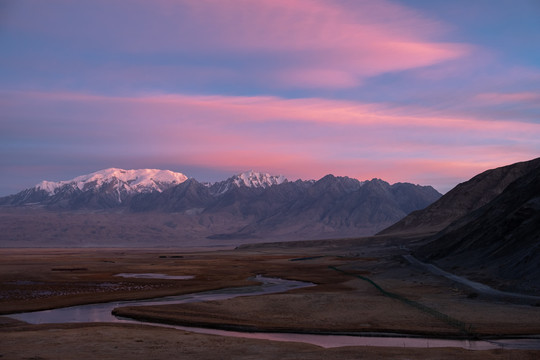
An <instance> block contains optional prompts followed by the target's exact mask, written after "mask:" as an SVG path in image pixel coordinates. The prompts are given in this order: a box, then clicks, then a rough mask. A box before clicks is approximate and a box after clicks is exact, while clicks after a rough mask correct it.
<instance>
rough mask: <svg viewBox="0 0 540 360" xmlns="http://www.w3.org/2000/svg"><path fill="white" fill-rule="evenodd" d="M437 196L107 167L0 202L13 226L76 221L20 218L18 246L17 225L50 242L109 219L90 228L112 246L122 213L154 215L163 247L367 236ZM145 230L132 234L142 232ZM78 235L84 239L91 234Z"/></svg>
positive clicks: (323, 182)
mask: <svg viewBox="0 0 540 360" xmlns="http://www.w3.org/2000/svg"><path fill="white" fill-rule="evenodd" d="M440 196H441V194H440V193H438V192H437V191H436V190H435V189H434V188H432V187H431V186H419V185H413V184H409V183H396V184H393V185H390V184H389V183H387V182H385V181H383V180H380V179H372V180H368V181H359V180H357V179H353V178H349V177H336V176H333V175H327V176H324V177H323V178H321V179H319V180H317V181H315V180H307V181H304V180H296V181H289V180H287V179H286V178H285V177H283V176H276V175H269V174H266V173H258V172H254V171H249V172H246V173H242V174H238V175H234V176H232V177H230V178H229V179H226V180H224V181H219V182H215V183H203V182H199V181H197V180H196V179H193V178H188V177H187V176H185V175H183V174H181V173H175V172H172V171H168V170H154V169H142V170H122V169H114V168H112V169H105V170H101V171H98V172H95V173H92V174H88V175H83V176H78V177H76V178H74V179H72V180H67V181H60V182H47V181H43V182H40V183H39V184H37V185H36V186H35V187H33V188H30V189H26V190H23V191H21V192H19V193H17V194H14V195H10V196H6V197H3V198H0V205H2V208H3V209H4V210H5V211H4V212H6V209H8V210H9V211H7V212H9V213H10V214H11V215H12V216H14V217H15V218H16V219H14V220H17V221H22V220H20V219H21V217H24V214H25V213H28V212H34V213H36V212H39V216H34V218H36V219H39V218H40V217H41V218H42V219H44V218H50V217H51V216H52V215H51V214H54V213H56V214H61V215H62V216H64V217H65V218H69V219H71V220H70V221H75V220H74V219H76V217H77V216H80V217H81V219H80V220H77V221H75V223H74V224H71V225H72V226H67V227H66V231H65V234H62V233H58V232H57V231H55V230H54V226H49V227H47V221H45V220H43V223H40V224H39V225H36V224H37V222H38V220H35V219H34V220H32V217H29V216H27V217H26V218H25V220H24V222H22V223H21V226H20V227H19V228H18V229H19V233H18V234H17V237H16V238H17V239H19V240H20V239H21V238H23V239H26V241H29V237H31V236H32V235H31V234H30V233H29V235H28V236H23V235H21V234H22V233H24V230H22V229H21V228H23V227H25V226H28V225H31V226H30V228H33V229H35V230H34V231H37V232H39V233H40V236H45V235H46V234H47V231H50V232H54V236H52V235H51V237H52V238H53V239H54V241H53V242H59V243H61V241H60V240H61V238H63V237H66V238H67V237H68V236H75V234H74V233H73V229H72V228H73V226H75V227H82V228H88V227H91V226H98V225H97V224H94V225H89V224H90V223H92V222H93V221H94V220H95V219H96V218H98V217H100V216H103V214H108V215H107V216H108V219H103V220H102V222H106V224H107V225H103V224H102V225H99V227H98V230H100V229H101V227H103V226H105V228H106V229H107V231H105V230H103V231H97V230H95V231H96V234H98V233H100V232H101V233H106V234H108V235H107V236H109V237H110V238H113V239H112V240H111V243H114V239H116V238H118V237H119V236H121V235H122V236H123V234H122V231H121V230H119V229H120V228H121V223H122V221H125V220H126V219H127V218H129V217H130V218H131V219H134V218H139V219H143V218H144V219H145V220H144V221H147V220H148V219H155V222H157V223H155V224H154V223H153V224H152V225H148V226H149V227H151V228H153V229H158V230H160V231H157V232H158V233H156V234H155V237H154V240H149V241H155V242H156V243H158V242H159V239H160V236H162V235H163V234H159V232H163V231H165V232H166V234H167V239H169V240H168V241H169V243H170V241H174V240H173V239H174V237H175V236H176V239H177V241H179V242H181V241H182V239H183V238H185V237H189V238H191V239H195V238H197V237H199V238H201V237H202V238H208V239H213V240H216V241H220V240H234V239H241V240H249V239H256V240H261V241H262V240H265V239H266V240H276V239H278V240H299V239H320V238H335V237H351V236H362V235H372V234H374V233H375V232H377V231H379V230H381V229H383V228H385V227H387V226H389V225H391V224H393V223H395V222H396V221H398V220H400V219H401V218H403V217H404V216H406V215H407V214H408V213H410V212H411V211H414V210H418V209H421V208H424V207H426V206H427V205H429V204H431V203H432V202H434V201H435V200H437V199H439V197H440ZM13 214H17V215H13ZM112 217H116V218H117V219H118V220H117V222H119V224H118V226H117V225H115V224H114V223H111V222H110V219H111V218H112ZM165 218H166V220H163V219H165ZM51 221H52V220H51ZM129 221H131V220H129ZM27 222H30V224H28V223H27ZM84 222H86V225H84ZM79 223H83V225H77V224H79ZM139 223H140V221H139ZM165 223H166V224H168V225H164V224H165ZM10 226H14V225H10ZM59 226H60V225H59ZM135 226H140V224H137V225H135ZM44 228H46V229H49V230H45V229H44ZM39 229H41V230H39ZM147 232H148V231H142V230H141V234H145V233H147ZM124 233H125V232H124ZM85 234H86V238H87V239H88V241H89V242H91V238H92V232H91V231H90V233H88V232H85ZM141 236H143V235H141ZM96 237H97V235H96ZM143 237H144V236H143ZM16 238H12V240H13V241H17V240H16ZM81 241H83V240H82V239H81ZM99 241H103V240H102V239H99ZM10 243H11V242H10ZM122 244H124V242H122Z"/></svg>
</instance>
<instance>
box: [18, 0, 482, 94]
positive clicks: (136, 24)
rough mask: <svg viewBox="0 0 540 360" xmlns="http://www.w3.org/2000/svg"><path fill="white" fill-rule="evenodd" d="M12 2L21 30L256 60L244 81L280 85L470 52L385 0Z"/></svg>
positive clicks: (329, 83)
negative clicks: (255, 75)
mask: <svg viewBox="0 0 540 360" xmlns="http://www.w3.org/2000/svg"><path fill="white" fill-rule="evenodd" d="M21 2H22V5H20V6H19V7H20V8H21V10H20V11H21V12H24V11H25V7H24V5H26V6H27V7H32V11H30V10H29V9H28V8H27V9H26V11H27V12H28V14H27V15H29V16H20V17H19V18H18V23H13V24H11V23H10V24H8V25H9V26H11V27H13V28H16V29H22V31H34V32H39V34H40V36H42V37H43V36H44V37H46V36H50V37H54V38H57V39H62V41H63V42H64V43H65V44H70V46H72V47H75V48H77V47H81V46H84V47H85V48H94V49H101V50H102V51H103V50H108V51H114V52H118V51H120V52H122V53H124V54H126V55H127V54H132V55H142V54H145V53H153V54H155V56H160V55H161V56H164V58H163V59H166V58H167V56H169V57H170V56H171V55H172V56H173V57H174V55H175V54H176V55H178V54H182V56H183V58H184V61H185V58H186V57H190V56H191V57H197V58H200V57H207V58H209V57H213V58H217V59H226V60H225V61H224V63H227V62H230V61H233V62H242V61H244V60H242V59H246V58H247V59H249V58H250V57H252V58H254V59H256V61H251V62H249V61H248V62H247V63H245V64H244V66H245V67H247V68H248V69H251V72H248V73H249V74H250V76H251V75H252V74H253V72H254V71H256V72H258V76H260V77H261V78H262V79H263V80H264V81H267V82H270V83H273V84H275V85H277V86H284V87H285V86H287V87H288V86H293V87H297V88H329V89H333V88H350V87H355V86H358V85H359V84H361V83H362V81H363V79H365V78H367V77H371V76H376V75H379V74H383V73H388V72H394V71H402V70H407V69H412V68H418V67H424V66H428V65H433V64H438V63H441V62H445V61H448V60H452V59H456V58H460V57H463V56H465V55H466V54H468V53H469V52H470V50H471V46H470V45H466V44H459V43H450V42H444V41H438V40H437V39H435V36H434V34H441V33H444V31H445V25H444V24H441V23H437V22H435V21H432V20H429V19H427V18H425V17H423V16H422V15H421V14H419V13H417V12H414V11H412V10H410V9H408V8H406V7H403V6H400V5H397V4H395V3H392V2H389V1H377V2H376V3H375V2H373V1H356V2H355V3H354V5H352V6H350V4H349V6H345V4H343V3H341V2H337V1H330V0H288V1H284V0H258V1H251V0H234V1H233V0H198V1H191V0H174V1H172V0H156V1H152V2H148V1H130V2H129V5H128V6H129V10H128V11H126V8H125V5H126V2H123V1H120V0H116V1H105V2H104V1H94V2H92V4H91V5H89V4H88V3H86V2H84V3H83V4H80V3H78V2H69V1H67V2H66V1H60V0H56V1H49V2H46V3H45V2H37V3H36V2H27V1H24V0H22V1H21ZM122 5H124V6H122ZM35 7H37V8H38V9H36V8H35ZM100 7H103V9H106V11H97V10H98V9H100ZM60 8H61V11H59V10H60ZM23 15H25V14H23ZM119 19H121V20H122V23H121V25H120V24H119V23H118V21H119ZM66 27H69V29H70V30H69V32H66V31H65V29H66ZM188 49H189V50H188ZM164 61H167V60H164ZM169 61H170V60H169ZM186 73H189V72H186ZM242 74H243V72H238V73H237V77H238V78H242Z"/></svg>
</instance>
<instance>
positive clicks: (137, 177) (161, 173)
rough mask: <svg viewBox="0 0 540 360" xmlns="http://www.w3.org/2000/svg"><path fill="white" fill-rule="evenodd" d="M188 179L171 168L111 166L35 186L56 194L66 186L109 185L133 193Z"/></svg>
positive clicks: (81, 187) (148, 190)
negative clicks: (69, 178)
mask: <svg viewBox="0 0 540 360" xmlns="http://www.w3.org/2000/svg"><path fill="white" fill-rule="evenodd" d="M186 180H187V176H185V175H184V174H182V173H177V172H173V171H169V170H157V169H139V170H124V169H116V168H110V169H104V170H100V171H96V172H93V173H91V174H87V175H82V176H77V177H76V178H74V179H71V180H66V181H58V182H52V181H42V182H40V183H39V184H37V185H36V186H35V189H36V190H44V191H45V192H47V194H49V195H54V194H55V193H56V192H58V191H59V190H60V189H62V188H65V187H66V186H68V187H71V188H73V189H78V190H81V191H85V190H98V189H101V188H103V187H108V188H109V191H110V190H116V191H121V192H127V193H129V194H132V193H142V192H152V191H157V192H161V191H163V190H165V189H168V188H170V187H171V186H175V185H178V184H181V183H183V182H184V181H186Z"/></svg>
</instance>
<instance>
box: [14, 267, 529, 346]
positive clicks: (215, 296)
mask: <svg viewBox="0 0 540 360" xmlns="http://www.w3.org/2000/svg"><path fill="white" fill-rule="evenodd" d="M122 275H125V274H122ZM135 275H136V274H132V275H130V276H131V277H134V276H135ZM142 275H145V276H146V277H148V276H149V274H142ZM150 276H151V275H150ZM158 276H159V274H158V275H156V276H155V277H158ZM164 276H167V275H164ZM254 279H255V280H257V281H259V282H260V283H261V284H260V285H254V286H245V287H238V288H228V289H221V290H215V291H205V292H200V293H193V294H186V295H179V296H167V297H161V298H154V299H147V300H131V301H116V302H108V303H99V304H88V305H78V306H71V307H65V308H58V309H52V310H44V311H34V312H26V313H17V314H10V315H7V316H8V317H11V318H13V319H17V320H21V321H25V322H28V323H31V324H49V323H89V322H114V323H138V324H140V323H141V322H140V321H135V320H131V319H126V318H119V317H115V316H114V315H112V310H113V309H114V308H117V307H122V306H147V305H165V304H182V303H189V302H198V301H210V300H225V299H231V298H234V297H239V296H252V295H265V294H273V293H280V292H284V291H289V290H293V289H299V288H303V287H309V286H315V285H314V284H312V283H306V282H301V281H293V280H284V279H277V278H267V277H263V276H257V277H255V278H254ZM145 324H149V325H153V326H161V327H167V328H175V329H180V330H185V331H191V332H196V333H203V334H212V335H220V336H233V337H242V338H250V339H264V340H275V341H288V342H303V343H309V344H314V345H318V346H321V347H325V348H331V347H340V346H385V347H415V348H430V347H459V348H464V349H468V350H489V349H500V348H504V349H538V350H540V339H537V338H531V339H504V340H502V339H501V340H482V341H469V340H449V339H430V338H420V337H407V336H406V335H403V336H397V335H391V336H385V335H384V334H371V335H370V336H354V335H313V334H298V333H264V332H256V333H249V332H238V331H227V330H216V329H207V328H195V327H186V326H173V325H166V324H159V323H145Z"/></svg>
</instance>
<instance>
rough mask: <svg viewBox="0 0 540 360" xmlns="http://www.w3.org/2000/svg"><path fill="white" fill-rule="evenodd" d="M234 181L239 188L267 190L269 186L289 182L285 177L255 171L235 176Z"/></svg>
mask: <svg viewBox="0 0 540 360" xmlns="http://www.w3.org/2000/svg"><path fill="white" fill-rule="evenodd" d="M232 180H233V182H234V183H235V184H236V185H237V186H247V187H253V188H267V187H268V186H272V185H279V184H282V183H284V182H286V181H287V179H286V178H285V176H283V175H270V174H267V173H259V172H255V171H253V170H250V171H247V172H244V173H241V174H238V175H234V176H233V177H232Z"/></svg>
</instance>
